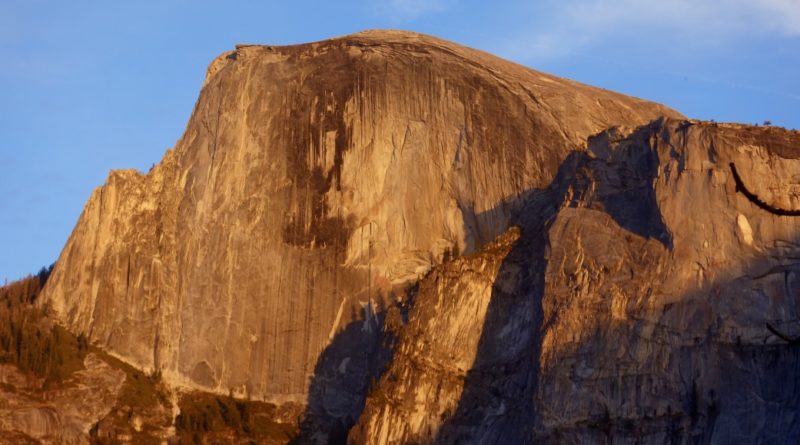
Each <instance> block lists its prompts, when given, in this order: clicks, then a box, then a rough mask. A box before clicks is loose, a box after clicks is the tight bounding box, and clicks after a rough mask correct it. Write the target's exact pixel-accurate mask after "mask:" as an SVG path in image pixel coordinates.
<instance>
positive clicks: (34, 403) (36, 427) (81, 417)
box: [0, 354, 125, 444]
mask: <svg viewBox="0 0 800 445" xmlns="http://www.w3.org/2000/svg"><path fill="white" fill-rule="evenodd" d="M84 364H85V367H86V369H83V370H80V371H78V372H76V373H75V374H74V375H72V376H71V377H70V378H69V379H68V380H67V381H66V382H64V384H63V385H59V387H58V388H52V389H50V388H43V386H42V382H41V381H39V379H35V378H31V377H30V376H26V375H24V374H22V373H20V372H19V371H18V370H17V369H16V368H15V367H13V366H11V365H0V444H6V443H8V444H19V443H44V444H88V443H89V430H90V428H91V427H92V425H93V424H94V423H95V422H97V421H98V420H99V419H100V418H102V417H103V416H104V415H105V414H106V413H107V412H108V411H109V410H110V409H111V408H112V407H113V406H114V403H115V402H116V401H117V397H118V395H119V392H120V389H121V388H122V384H123V382H124V380H125V374H124V373H123V372H122V371H119V370H116V369H112V368H111V367H110V366H109V365H108V364H107V363H105V362H104V361H102V360H101V359H99V358H98V357H96V356H95V355H94V354H89V355H88V356H87V357H86V359H85V361H84Z"/></svg>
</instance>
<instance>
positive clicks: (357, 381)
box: [290, 298, 392, 444]
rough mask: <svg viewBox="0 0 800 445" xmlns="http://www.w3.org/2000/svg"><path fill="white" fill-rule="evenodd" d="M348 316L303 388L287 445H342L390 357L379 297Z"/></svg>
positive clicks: (382, 309)
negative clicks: (303, 400)
mask: <svg viewBox="0 0 800 445" xmlns="http://www.w3.org/2000/svg"><path fill="white" fill-rule="evenodd" d="M375 306H376V307H374V308H373V307H372V306H366V307H364V308H362V309H361V310H360V312H361V313H360V314H357V313H355V309H353V310H352V312H351V314H350V319H351V320H353V321H351V322H350V323H349V324H348V325H347V326H346V327H345V328H344V329H342V330H340V331H339V332H338V333H337V334H336V335H335V336H334V337H333V339H332V340H331V342H330V343H329V344H328V346H327V347H326V348H325V349H324V350H323V351H322V353H321V354H320V356H319V358H318V359H317V363H316V365H315V367H314V375H313V376H312V378H311V382H310V384H309V390H308V405H307V407H306V410H305V413H304V414H303V418H302V420H301V424H300V432H299V434H298V436H297V437H296V438H295V439H294V440H293V441H292V442H290V443H292V444H344V443H346V441H347V433H348V431H349V430H350V428H351V427H352V426H353V425H354V424H355V423H356V421H358V418H359V416H360V415H361V411H362V410H363V409H364V403H365V401H366V397H367V392H368V390H369V388H370V385H371V384H372V383H373V381H374V380H375V379H377V377H378V376H380V374H381V373H382V372H383V370H384V367H385V365H386V364H387V363H388V362H389V360H390V358H391V346H390V342H391V341H392V338H391V335H392V334H391V333H388V332H386V331H385V330H384V329H383V327H384V320H385V318H386V313H387V309H386V307H385V304H384V299H383V298H378V299H377V302H376V304H375Z"/></svg>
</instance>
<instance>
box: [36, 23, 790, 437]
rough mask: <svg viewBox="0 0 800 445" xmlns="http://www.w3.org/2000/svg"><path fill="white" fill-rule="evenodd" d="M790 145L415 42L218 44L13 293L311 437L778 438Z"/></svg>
mask: <svg viewBox="0 0 800 445" xmlns="http://www.w3.org/2000/svg"><path fill="white" fill-rule="evenodd" d="M798 139H799V138H798V136H797V135H796V134H792V133H790V132H786V131H782V130H778V129H770V128H752V127H742V126H720V125H713V124H703V123H696V122H689V121H686V120H683V117H682V116H681V115H680V114H679V113H677V112H675V111H672V110H670V109H668V108H666V107H663V106H661V105H658V104H653V103H650V102H646V101H642V100H638V99H635V98H630V97H626V96H622V95H619V94H615V93H612V92H609V91H605V90H600V89H596V88H592V87H588V86H585V85H581V84H578V83H575V82H571V81H567V80H564V79H559V78H556V77H553V76H549V75H546V74H543V73H539V72H536V71H533V70H530V69H527V68H524V67H521V66H518V65H515V64H512V63H509V62H506V61H503V60H500V59H498V58H495V57H493V56H491V55H488V54H485V53H482V52H479V51H475V50H471V49H468V48H464V47H460V46H457V45H454V44H452V43H448V42H445V41H441V40H438V39H435V38H432V37H428V36H423V35H418V34H412V33H404V32H390V31H380V32H378V31H372V32H365V33H359V34H355V35H351V36H346V37H342V38H338V39H332V40H328V41H323V42H317V43H312V44H306V45H296V46H287V47H271V46H252V45H242V46H239V47H237V49H236V50H235V51H231V52H229V53H226V54H223V55H222V56H220V57H219V58H217V59H216V60H215V61H214V62H212V64H211V65H210V67H209V70H208V74H207V78H206V81H205V83H204V86H203V90H202V92H201V94H200V98H199V99H198V102H197V105H196V107H195V110H194V113H193V114H192V117H191V119H190V121H189V124H188V125H187V128H186V132H185V134H184V136H183V137H182V138H181V140H180V141H179V142H178V143H177V145H176V146H175V148H174V149H171V150H170V151H168V152H167V154H166V155H165V157H164V159H163V160H162V161H161V162H160V163H159V164H158V165H156V166H155V167H154V168H153V169H152V170H151V171H150V172H149V173H147V174H146V175H144V174H141V173H139V172H136V171H115V172H112V173H111V174H110V175H109V178H108V181H107V182H106V184H105V185H104V186H103V187H101V188H98V189H97V190H96V191H95V193H94V194H93V195H92V197H91V198H90V200H89V202H88V203H87V204H86V208H85V209H84V212H83V214H82V215H81V218H80V220H79V221H78V224H77V226H76V228H75V230H74V232H73V234H72V236H71V237H70V239H69V241H68V243H67V245H66V247H65V248H64V251H63V252H62V254H61V257H60V258H59V260H58V262H57V265H56V267H55V270H54V271H53V273H52V275H51V276H50V279H49V281H48V282H47V285H46V287H45V289H44V292H43V295H42V297H41V298H40V302H41V304H42V305H43V306H45V307H46V308H47V309H48V310H49V311H50V313H51V314H53V315H54V316H55V317H56V318H57V319H59V320H60V321H61V322H62V323H64V324H65V325H66V326H67V327H68V328H69V329H71V330H72V331H74V332H76V333H85V334H86V335H88V337H89V338H90V339H91V340H92V341H93V342H95V343H96V344H98V345H100V346H101V347H103V348H104V349H105V350H107V351H109V352H110V353H112V354H114V355H116V356H118V357H120V358H122V359H123V360H125V361H127V362H129V363H132V364H134V365H135V366H137V367H139V368H141V369H145V370H159V371H160V372H161V374H162V375H163V376H164V378H165V380H166V382H167V383H169V384H171V385H173V386H177V387H183V388H196V389H204V390H209V391H214V392H217V393H223V394H228V393H233V394H234V395H238V396H247V397H249V398H252V399H258V400H266V401H270V402H274V403H279V404H282V403H286V404H290V403H295V404H301V405H307V410H306V416H305V420H304V422H303V425H302V427H301V430H302V433H303V435H302V439H306V440H310V441H316V442H319V443H324V442H331V441H337V440H344V438H345V437H348V434H349V440H350V441H351V442H355V443H359V442H363V443H404V442H409V441H411V442H420V443H426V442H433V441H439V442H444V443H449V442H454V441H458V440H465V441H471V442H474V441H483V442H484V443H489V442H501V443H513V442H520V443H523V442H528V441H534V440H548V439H549V440H552V441H556V442H558V441H563V440H567V441H573V440H575V441H576V440H581V439H592V440H599V439H602V438H606V439H631V440H634V439H637V438H644V439H646V440H652V441H662V442H663V441H664V440H667V439H669V438H674V437H680V438H687V439H689V438H691V439H695V438H701V439H702V438H704V437H705V438H708V437H710V435H712V434H714V437H716V438H719V440H723V439H729V438H730V439H732V440H733V439H736V440H740V439H741V440H743V439H747V438H753V437H761V438H764V437H766V438H769V437H771V436H770V434H772V433H770V432H769V431H772V430H775V431H777V433H775V434H778V435H779V436H773V437H785V435H786V434H797V432H796V431H794V429H793V428H794V427H793V426H792V425H794V424H795V423H797V422H794V413H795V412H796V408H797V396H796V395H794V392H792V391H794V390H793V389H792V390H791V391H789V392H781V391H777V390H776V388H786V385H785V384H786V383H787V382H794V380H793V376H794V375H795V374H793V372H794V371H793V370H794V369H796V366H797V356H796V355H797V353H796V351H795V349H792V348H790V347H787V346H786V341H785V339H781V338H779V337H777V336H776V335H775V334H773V333H771V331H769V330H768V329H767V328H766V327H765V323H766V322H767V321H769V322H770V323H771V325H772V326H773V327H776V330H777V331H778V332H780V333H782V334H785V335H784V336H792V335H794V334H795V332H794V331H792V329H793V327H792V325H791V323H789V324H786V323H785V322H786V321H790V320H793V319H797V314H796V312H795V311H796V309H795V306H796V301H795V298H794V293H793V292H794V283H795V282H794V273H795V272H794V268H795V266H794V265H793V263H792V260H791V258H794V257H796V256H797V254H798V253H800V252H796V251H797V249H796V247H795V246H796V243H795V240H794V234H795V233H796V230H797V228H798V227H797V223H796V222H795V220H794V219H793V218H792V217H791V216H781V215H779V214H776V212H775V211H774V210H776V209H778V208H783V209H793V208H800V203H797V202H795V201H796V200H797V197H798V194H797V192H798V191H797V190H795V189H794V188H792V187H793V186H791V184H793V183H794V182H796V181H795V179H794V175H797V174H800V165H798V161H796V160H795V157H796V155H795V151H797V150H800V148H799V147H800V144H798ZM731 163H733V164H734V165H736V168H737V169H738V170H737V172H738V175H737V176H736V178H738V181H739V183H740V184H744V185H746V186H747V187H749V189H748V190H750V191H749V192H748V193H749V195H747V194H744V193H737V185H736V183H737V181H736V180H734V179H733V177H734V176H733V171H732V169H731V166H730V164H731ZM739 188H743V187H739ZM754 196H756V197H757V198H754ZM759 199H760V200H761V201H759ZM759 202H760V203H761V205H759V204H758V203H759ZM778 213H780V212H778ZM420 280H421V281H420ZM384 370H385V371H384ZM776 385H778V386H776ZM781 385H783V386H781ZM736 390H740V391H743V392H737V391H736ZM368 391H369V397H368V398H367V401H366V407H364V403H365V402H364V401H365V396H366V394H367V392H368ZM754 406H757V407H758V409H760V410H761V411H753V409H754V408H753V407H754ZM362 409H363V415H362ZM754 412H755V413H756V414H754ZM742 416H745V417H747V416H749V417H748V419H753V420H752V422H754V423H753V425H748V424H745V423H743V422H741V417H742ZM359 417H360V418H359ZM355 422H357V424H356V426H355V427H354V428H352V429H351V428H350V427H351V426H352V425H353V423H355ZM771 422H772V423H771ZM774 422H777V423H774ZM748 435H749V436H748ZM723 441H724V440H723Z"/></svg>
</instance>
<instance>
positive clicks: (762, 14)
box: [500, 0, 800, 61]
mask: <svg viewBox="0 0 800 445" xmlns="http://www.w3.org/2000/svg"><path fill="white" fill-rule="evenodd" d="M528 13H529V14H531V16H532V17H535V22H536V24H535V26H532V28H533V30H532V31H525V32H523V33H521V34H518V35H515V36H510V38H509V39H508V41H506V42H505V43H504V44H502V45H501V46H502V47H501V48H500V51H501V52H503V53H504V55H506V56H507V57H511V58H515V59H521V60H527V61H541V60H544V59H550V58H554V57H560V56H565V55H569V54H572V53H574V52H575V51H578V50H584V49H589V48H591V47H592V46H594V45H597V44H601V43H603V42H606V41H610V40H613V39H619V38H625V37H626V36H629V37H630V38H631V39H636V40H639V41H642V42H643V43H644V42H645V41H648V40H650V41H653V39H662V40H663V39H668V40H670V41H675V42H680V43H681V44H683V45H692V46H698V45H719V44H725V43H729V42H733V41H736V40H738V39H742V38H747V37H751V36H755V35H765V34H775V35H780V36H784V37H795V36H800V3H798V0H759V1H752V0H715V1H711V0H661V1H658V2H652V1H648V0H575V1H572V2H558V3H555V2H550V1H545V2H540V3H537V4H536V6H535V7H534V8H532V9H530V10H529V11H528Z"/></svg>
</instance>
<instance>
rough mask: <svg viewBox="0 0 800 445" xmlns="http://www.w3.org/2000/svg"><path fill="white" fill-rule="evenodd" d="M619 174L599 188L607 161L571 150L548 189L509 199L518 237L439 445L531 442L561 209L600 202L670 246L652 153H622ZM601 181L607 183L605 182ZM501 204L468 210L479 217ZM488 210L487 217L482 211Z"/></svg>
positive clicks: (628, 225) (620, 220) (629, 226)
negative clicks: (545, 301) (554, 229)
mask: <svg viewBox="0 0 800 445" xmlns="http://www.w3.org/2000/svg"><path fill="white" fill-rule="evenodd" d="M618 155H619V156H620V157H623V156H624V157H625V158H624V159H623V160H622V163H623V164H624V168H623V169H621V170H620V171H622V173H621V174H619V175H617V176H615V177H612V178H610V179H611V180H610V181H608V179H609V178H608V177H607V176H604V178H603V179H604V180H606V184H605V186H603V187H601V188H599V189H595V188H593V185H594V184H597V183H596V182H594V181H595V177H597V176H598V175H607V172H606V171H605V170H603V171H601V169H598V168H597V167H601V166H602V165H603V164H605V162H606V161H603V160H598V159H593V158H591V157H590V156H589V155H588V154H586V153H585V152H573V153H572V154H571V155H569V156H568V157H567V158H566V159H565V160H564V162H563V163H562V164H561V166H560V167H559V170H558V173H557V174H556V177H555V178H554V180H553V182H552V183H551V184H550V186H549V187H547V188H544V189H534V190H530V191H528V192H526V193H523V194H522V195H520V196H519V197H518V198H516V199H514V200H513V201H511V202H510V203H504V205H505V206H509V205H510V212H511V217H510V221H509V226H518V227H519V228H520V229H521V237H520V238H519V239H518V240H517V242H516V244H515V245H514V247H513V248H512V250H511V251H510V252H509V254H508V255H507V256H506V258H505V259H504V260H503V263H502V265H501V267H500V269H499V271H498V273H497V277H496V279H495V282H494V285H493V288H492V296H491V300H490V302H489V306H488V308H487V312H486V316H485V319H484V322H483V330H482V333H481V337H480V340H479V343H478V349H477V352H476V357H475V361H474V363H473V365H472V368H471V369H470V370H469V371H468V373H467V375H466V378H465V381H464V388H463V392H462V394H461V398H460V400H459V403H458V406H457V408H456V410H455V412H454V413H453V414H452V415H451V416H450V417H449V418H448V419H447V420H446V422H445V423H444V424H443V425H442V427H441V428H440V430H439V433H438V436H437V438H436V442H438V443H448V444H449V443H484V444H491V443H498V444H505V443H514V444H522V443H529V442H531V440H532V437H533V428H534V425H535V424H536V420H537V419H536V413H535V409H534V408H535V407H534V405H533V402H534V396H535V393H536V385H537V382H538V380H539V376H538V369H539V357H540V350H541V341H542V338H541V335H540V334H541V333H542V332H545V331H546V329H547V327H546V326H544V324H545V323H552V322H554V321H555V320H548V321H544V320H543V318H542V314H543V310H542V296H543V293H544V288H545V271H546V269H547V250H548V249H549V244H548V243H549V241H548V230H549V228H550V226H551V224H552V223H553V221H554V220H555V218H556V216H557V215H558V212H559V210H560V209H561V208H562V207H576V206H591V207H595V208H601V209H602V210H603V211H605V212H606V213H607V214H608V215H610V216H611V217H612V218H613V219H614V220H615V221H616V222H617V224H619V225H620V226H621V227H623V228H625V229H626V230H627V231H630V232H632V233H635V234H637V235H639V236H642V237H644V238H652V239H655V240H657V241H659V242H660V243H661V244H662V245H663V246H664V247H665V248H666V249H671V248H672V236H671V234H670V233H669V231H668V230H667V228H666V226H665V224H664V222H663V218H662V216H661V213H660V210H659V207H658V204H657V202H656V197H655V191H654V190H653V187H652V183H653V180H654V177H655V175H656V173H657V171H658V158H657V156H656V154H655V153H654V152H645V153H640V154H636V153H634V154H631V153H623V152H620V153H618ZM601 184H602V183H601ZM496 211H497V210H496V209H491V210H489V211H487V212H484V214H478V215H465V219H467V218H470V219H472V220H476V221H481V220H482V219H484V218H486V219H488V218H492V217H494V214H495V212H496ZM484 215H485V216H484Z"/></svg>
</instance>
